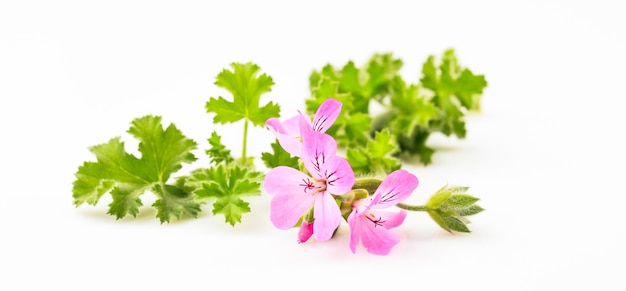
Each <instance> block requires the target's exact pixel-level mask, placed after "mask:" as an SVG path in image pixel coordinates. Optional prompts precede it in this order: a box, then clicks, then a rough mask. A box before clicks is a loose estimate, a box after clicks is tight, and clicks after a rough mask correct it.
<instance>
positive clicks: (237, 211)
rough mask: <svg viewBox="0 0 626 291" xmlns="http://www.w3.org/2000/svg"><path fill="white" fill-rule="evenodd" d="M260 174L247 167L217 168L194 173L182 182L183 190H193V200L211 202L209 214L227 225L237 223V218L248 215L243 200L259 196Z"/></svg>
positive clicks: (238, 219) (198, 170)
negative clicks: (219, 217)
mask: <svg viewBox="0 0 626 291" xmlns="http://www.w3.org/2000/svg"><path fill="white" fill-rule="evenodd" d="M262 179H263V173H261V172H258V171H255V170H254V169H253V168H251V166H248V167H246V166H242V165H236V164H229V165H224V164H220V165H218V166H214V167H211V168H202V169H197V170H195V171H193V172H192V173H191V175H190V176H189V177H187V178H186V179H185V186H186V187H189V188H194V189H195V190H193V193H194V194H195V196H196V197H197V199H199V200H201V201H206V200H208V199H215V202H214V203H213V213H214V214H218V213H219V214H223V215H224V217H225V218H226V221H227V222H228V223H230V224H231V225H235V224H236V223H238V222H240V220H241V216H242V215H243V214H245V213H248V212H250V208H249V207H248V203H247V202H245V201H243V200H242V199H241V197H243V196H258V195H260V194H261V181H262Z"/></svg>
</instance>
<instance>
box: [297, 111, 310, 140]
mask: <svg viewBox="0 0 626 291" xmlns="http://www.w3.org/2000/svg"><path fill="white" fill-rule="evenodd" d="M298 112H299V111H298ZM298 131H300V135H305V134H307V133H309V132H311V131H313V126H312V125H311V120H310V119H309V117H308V116H306V115H304V114H302V112H300V115H299V118H298Z"/></svg>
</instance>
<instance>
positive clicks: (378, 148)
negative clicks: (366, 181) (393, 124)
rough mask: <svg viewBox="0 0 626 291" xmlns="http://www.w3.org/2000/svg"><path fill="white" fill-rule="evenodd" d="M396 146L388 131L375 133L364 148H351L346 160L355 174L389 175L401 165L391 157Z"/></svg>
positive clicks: (396, 149)
mask: <svg viewBox="0 0 626 291" xmlns="http://www.w3.org/2000/svg"><path fill="white" fill-rule="evenodd" d="M397 151H398V145H397V144H396V142H395V140H394V139H393V137H392V136H391V132H390V131H389V130H388V129H385V130H383V131H380V132H377V133H376V135H375V136H374V139H373V140H372V139H370V140H369V141H368V142H367V145H366V147H358V148H356V147H351V148H348V150H347V152H346V158H347V160H348V163H350V166H351V167H352V169H353V171H354V173H355V174H373V175H377V174H383V175H384V174H389V173H391V172H393V171H395V170H398V169H400V167H401V163H400V161H399V160H398V159H397V158H395V157H394V156H393V155H394V154H395V153H396V152H397Z"/></svg>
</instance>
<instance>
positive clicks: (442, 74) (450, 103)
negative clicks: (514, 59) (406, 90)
mask: <svg viewBox="0 0 626 291" xmlns="http://www.w3.org/2000/svg"><path fill="white" fill-rule="evenodd" d="M420 81H421V84H422V86H424V88H427V89H430V90H431V91H432V92H433V94H434V96H433V99H432V100H433V102H434V104H435V105H436V106H437V107H438V108H439V109H441V110H442V112H441V114H440V115H439V116H438V120H437V121H435V122H433V124H432V128H433V130H434V131H440V132H442V133H444V134H445V135H456V136H458V137H460V138H464V137H465V134H466V128H465V121H464V120H463V118H464V115H465V112H466V111H467V110H478V109H480V97H481V95H482V93H483V89H484V88H485V87H486V86H487V81H486V80H485V77H484V76H482V75H475V74H474V73H472V72H471V71H470V70H469V69H467V68H463V67H462V66H461V65H460V64H459V62H458V59H457V57H456V55H455V53H454V50H452V49H448V50H446V51H445V52H444V53H443V56H442V57H441V60H440V63H439V65H437V62H436V60H435V57H434V56H430V57H428V59H427V60H426V62H425V63H424V65H423V66H422V78H421V79H420Z"/></svg>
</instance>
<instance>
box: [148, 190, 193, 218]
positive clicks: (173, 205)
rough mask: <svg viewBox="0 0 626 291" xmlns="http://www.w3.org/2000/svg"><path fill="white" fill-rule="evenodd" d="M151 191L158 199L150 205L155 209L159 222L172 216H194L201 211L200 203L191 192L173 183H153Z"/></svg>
mask: <svg viewBox="0 0 626 291" xmlns="http://www.w3.org/2000/svg"><path fill="white" fill-rule="evenodd" d="M153 191H154V192H155V193H158V194H159V195H158V196H159V197H160V199H158V200H156V201H155V202H154V203H153V204H152V206H153V207H154V208H156V209H157V217H158V218H159V220H160V221H161V223H164V222H169V221H170V220H171V219H172V218H176V219H181V217H182V216H183V214H184V215H187V216H189V217H193V218H196V217H198V213H200V211H201V203H200V202H198V201H197V200H196V199H195V197H194V195H193V193H191V192H188V191H185V190H184V189H183V188H180V187H177V186H173V185H163V186H161V185H155V187H154V189H153Z"/></svg>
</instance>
